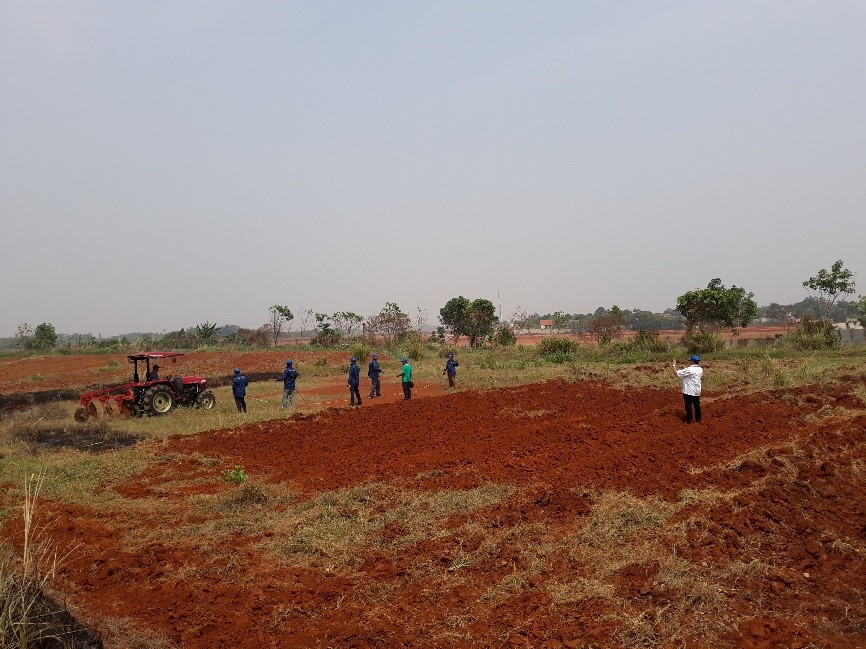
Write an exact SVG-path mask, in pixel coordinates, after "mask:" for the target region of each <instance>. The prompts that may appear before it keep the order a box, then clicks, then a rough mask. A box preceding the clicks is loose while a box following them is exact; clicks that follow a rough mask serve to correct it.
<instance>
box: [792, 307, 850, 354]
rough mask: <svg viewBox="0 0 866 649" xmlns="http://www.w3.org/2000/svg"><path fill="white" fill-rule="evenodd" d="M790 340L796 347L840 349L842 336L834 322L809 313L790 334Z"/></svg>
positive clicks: (805, 348)
mask: <svg viewBox="0 0 866 649" xmlns="http://www.w3.org/2000/svg"><path fill="white" fill-rule="evenodd" d="M788 341H789V342H790V343H791V345H792V346H793V347H794V348H795V349H801V350H815V349H838V348H839V347H841V345H842V338H841V337H840V336H839V334H838V333H837V332H836V329H835V328H834V327H833V323H831V322H827V321H826V320H820V319H818V318H815V317H812V316H809V315H807V316H806V317H804V318H803V321H802V322H801V323H800V324H799V325H797V329H796V331H794V332H792V333H790V334H788Z"/></svg>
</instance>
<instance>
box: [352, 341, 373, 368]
mask: <svg viewBox="0 0 866 649" xmlns="http://www.w3.org/2000/svg"><path fill="white" fill-rule="evenodd" d="M351 349H352V356H354V357H355V358H357V359H358V362H359V363H366V362H367V359H368V358H369V357H370V354H371V353H372V350H371V349H370V346H369V345H368V344H367V342H366V341H365V340H364V339H363V338H356V339H354V340H353V341H352V347H351Z"/></svg>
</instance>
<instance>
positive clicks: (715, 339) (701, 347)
mask: <svg viewBox="0 0 866 649" xmlns="http://www.w3.org/2000/svg"><path fill="white" fill-rule="evenodd" d="M680 344H682V346H683V347H685V348H686V350H687V351H688V352H689V354H709V353H711V352H717V351H719V350H720V349H724V348H725V341H724V340H722V339H721V338H719V335H718V334H716V333H705V332H702V331H693V332H691V333H686V335H684V336H683V337H682V339H681V340H680Z"/></svg>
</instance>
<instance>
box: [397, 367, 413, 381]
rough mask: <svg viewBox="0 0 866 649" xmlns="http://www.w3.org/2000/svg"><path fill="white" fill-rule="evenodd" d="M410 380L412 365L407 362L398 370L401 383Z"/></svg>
mask: <svg viewBox="0 0 866 649" xmlns="http://www.w3.org/2000/svg"><path fill="white" fill-rule="evenodd" d="M411 380H412V366H411V365H409V363H406V364H405V365H403V369H402V370H400V381H401V382H402V383H408V382H409V381H411Z"/></svg>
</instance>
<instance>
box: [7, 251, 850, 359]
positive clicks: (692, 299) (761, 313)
mask: <svg viewBox="0 0 866 649" xmlns="http://www.w3.org/2000/svg"><path fill="white" fill-rule="evenodd" d="M803 287H804V288H806V289H808V290H809V291H811V293H812V294H811V295H810V296H809V297H807V298H806V299H804V300H802V301H801V302H798V303H796V304H792V305H780V304H777V303H771V304H770V305H769V306H766V307H761V308H759V307H758V306H757V304H756V303H755V300H754V294H753V293H752V292H747V291H746V289H744V288H742V287H738V286H736V285H732V286H731V287H726V286H725V285H724V284H723V283H722V281H721V279H720V278H714V279H712V280H710V282H709V283H708V284H707V286H706V288H696V289H693V290H690V291H687V292H686V293H684V294H683V295H680V296H679V297H678V298H677V300H676V308H672V309H667V310H665V311H664V312H662V313H653V312H650V311H644V310H640V309H621V308H620V307H619V306H617V305H614V306H612V307H610V308H606V307H599V308H597V309H596V310H595V311H594V312H592V313H587V314H580V313H577V314H568V313H565V312H562V311H555V312H553V313H548V314H545V315H539V314H537V313H534V314H532V315H529V314H527V312H526V311H525V310H524V309H522V307H517V309H516V310H515V312H514V313H513V314H512V315H511V316H510V318H509V319H508V321H505V322H502V321H500V318H499V317H498V316H497V315H496V308H495V306H494V304H493V302H492V301H490V300H488V299H486V298H475V299H469V298H466V297H464V296H462V295H460V296H457V297H454V298H451V299H450V300H448V301H447V302H446V304H445V305H444V306H443V307H442V308H441V309H440V310H439V318H438V319H439V323H440V325H439V326H438V327H436V328H435V330H434V331H433V332H432V334H429V337H430V338H431V339H434V340H438V341H441V342H445V339H446V336H450V337H451V338H452V339H453V340H454V341H455V342H458V341H459V340H460V339H461V338H466V339H467V341H468V344H469V346H471V347H475V346H479V345H482V344H495V345H510V344H514V343H515V342H516V335H515V332H516V331H520V330H527V329H534V328H538V327H539V326H540V324H541V321H542V320H549V321H551V322H552V323H553V328H554V329H555V330H557V331H563V330H567V331H572V332H575V333H588V334H590V335H592V336H593V337H594V338H595V339H596V340H597V341H598V342H599V343H602V344H604V343H609V342H611V341H613V340H615V339H617V338H619V337H620V336H621V335H622V334H623V332H624V331H626V330H629V329H630V330H635V331H647V332H652V331H659V330H663V329H684V330H685V333H686V335H691V334H693V333H694V332H697V333H698V334H705V333H707V332H714V331H717V330H719V329H723V328H724V329H731V330H734V331H735V332H736V330H737V329H738V328H740V327H745V326H747V325H748V324H749V323H751V322H752V321H754V320H755V319H756V318H758V317H760V318H764V319H767V320H770V321H777V322H789V321H791V320H792V319H795V320H797V321H802V322H804V323H805V324H806V326H807V328H808V329H809V330H810V331H811V332H812V333H814V332H815V331H817V332H818V333H821V334H823V335H825V336H827V335H829V333H830V331H831V330H832V322H834V320H835V321H841V320H846V319H848V318H859V320H860V322H861V324H864V323H866V297H864V296H860V297H859V299H858V300H856V301H846V300H845V298H846V297H848V296H850V295H853V294H854V292H855V289H856V285H855V281H854V274H853V273H852V272H851V271H850V270H848V269H846V268H845V266H844V262H843V261H842V260H839V261H837V262H835V263H834V264H833V265H832V266H831V267H830V269H829V270H827V269H821V270H819V271H818V273H817V274H816V275H815V276H813V277H810V278H808V279H807V280H805V281H804V282H803ZM268 315H269V318H268V321H267V322H265V323H264V324H263V325H261V326H260V327H259V328H257V329H245V328H242V327H236V326H228V325H226V326H224V327H218V326H217V325H216V324H215V323H212V322H210V321H205V322H202V323H199V324H197V325H196V326H195V327H191V328H189V329H180V330H178V331H172V332H169V333H167V334H164V335H162V336H151V335H145V336H141V337H139V338H138V339H137V340H136V341H135V342H134V343H130V341H129V340H128V339H127V338H125V337H118V338H114V339H101V338H99V339H97V338H94V337H93V336H89V335H87V336H83V337H82V336H80V335H79V336H78V337H77V341H76V340H75V337H74V336H72V337H69V336H67V337H64V338H62V339H61V338H60V337H59V336H58V334H57V332H56V331H55V328H54V326H53V325H52V324H51V323H47V322H46V323H42V324H39V325H37V326H36V327H35V328H34V327H31V325H29V324H28V323H24V324H22V325H20V326H19V327H18V332H17V334H16V337H15V342H16V346H18V347H20V348H22V349H25V350H29V351H40V350H50V349H53V348H55V347H56V346H57V345H58V341H60V342H62V345H63V347H65V348H66V349H71V348H73V347H76V348H78V349H83V348H97V347H98V348H100V349H104V348H106V347H114V348H117V349H120V348H122V347H128V346H131V345H132V346H138V347H140V348H141V347H146V346H151V345H154V346H162V347H165V348H172V349H188V348H198V347H206V346H212V345H220V344H222V345H232V346H249V347H261V346H265V345H268V344H271V345H277V344H278V343H279V341H280V338H281V337H282V336H283V334H284V333H287V332H290V331H291V326H292V324H293V322H296V323H297V324H298V325H299V326H300V332H301V333H302V334H304V333H307V332H309V333H310V335H311V338H310V342H311V343H312V344H316V345H335V344H339V343H340V342H343V341H347V340H352V339H355V338H358V337H364V338H367V339H369V340H370V341H380V340H381V341H384V342H386V343H392V342H397V341H400V340H401V339H403V338H404V337H405V336H406V335H407V334H408V333H409V332H415V333H416V334H417V335H418V336H421V335H422V333H423V332H425V330H426V329H427V314H426V312H425V311H424V310H423V309H420V308H418V309H417V311H416V313H415V315H414V317H410V315H409V314H407V313H405V312H404V311H403V310H402V309H401V308H400V307H399V306H398V305H397V304H396V303H395V302H386V303H385V305H384V306H383V307H382V308H381V309H380V310H379V312H378V313H376V314H373V315H371V316H368V317H366V318H365V317H363V316H362V315H360V314H358V313H355V312H353V311H337V312H334V313H321V312H316V311H313V310H312V309H308V308H302V309H300V311H299V312H298V317H297V318H296V317H295V313H294V312H293V311H292V310H291V309H290V308H289V307H287V306H284V305H279V304H274V305H272V306H270V307H269V308H268Z"/></svg>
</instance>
